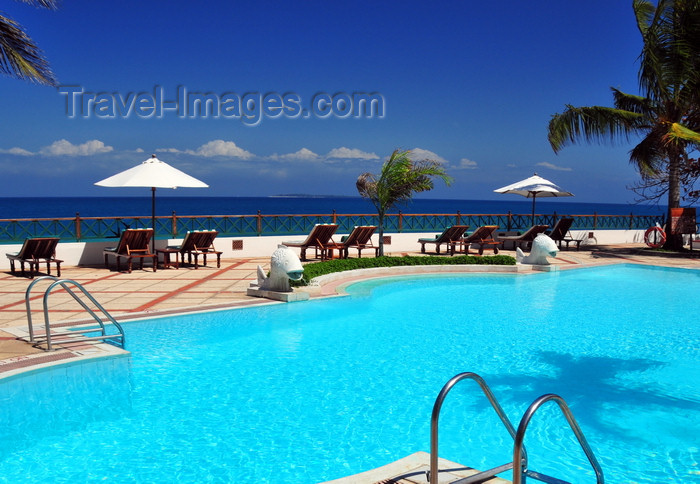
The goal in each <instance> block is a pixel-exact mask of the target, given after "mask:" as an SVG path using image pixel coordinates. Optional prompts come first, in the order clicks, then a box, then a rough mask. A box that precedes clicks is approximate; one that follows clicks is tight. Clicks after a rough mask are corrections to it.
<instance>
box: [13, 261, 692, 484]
mask: <svg viewBox="0 0 700 484" xmlns="http://www.w3.org/2000/svg"><path fill="white" fill-rule="evenodd" d="M350 293H351V296H350V297H344V298H334V299H330V300H328V299H327V300H322V301H311V302H308V303H294V304H288V305H275V306H268V307H260V308H249V309H243V310H234V311H224V312H212V313H205V314H197V315H185V316H178V317H172V318H167V319H153V320H148V321H142V322H133V323H127V324H125V329H126V334H127V342H128V349H129V350H130V351H131V352H132V355H131V356H130V357H124V358H115V359H110V360H104V361H97V362H91V363H83V364H77V365H72V366H62V367H57V368H55V369H53V370H50V371H40V372H35V373H32V374H29V375H27V376H24V377H20V378H13V379H10V380H7V381H3V382H0V482H46V483H49V482H50V483H54V482H66V483H67V482H70V483H73V482H97V481H105V482H118V483H122V482H125V483H171V482H197V483H200V482H222V483H223V482H251V483H252V482H256V483H260V482H274V483H316V482H321V481H325V480H330V479H334V478H338V477H342V476H345V475H348V474H353V473H357V472H361V471H364V470H367V469H370V468H373V467H377V466H380V465H383V464H386V463H388V462H391V461H393V460H396V459H398V458H401V457H404V456H406V455H408V454H411V453H413V452H416V451H419V450H424V451H428V450H429V435H430V412H431V410H432V405H433V402H434V400H435V397H436V395H437V393H438V392H439V390H440V388H441V387H442V386H443V385H444V383H445V382H446V381H447V380H448V379H449V378H451V377H452V376H454V375H455V374H457V373H459V372H462V371H474V372H476V373H479V374H480V375H482V376H483V377H484V378H485V379H486V381H487V383H489V384H490V385H491V387H492V389H493V391H494V393H495V394H496V396H497V398H499V400H500V401H501V403H502V405H503V407H504V409H505V411H506V413H507V414H508V415H509V417H510V418H511V420H513V421H514V422H515V423H516V425H517V421H518V420H519V419H520V416H521V415H522V414H523V412H524V411H525V409H526V408H527V406H528V405H529V404H530V402H531V401H532V400H534V399H535V398H536V397H538V396H539V395H542V394H544V393H550V392H552V393H558V394H560V395H562V396H563V397H564V398H565V399H566V400H567V402H568V403H569V405H570V407H571V408H572V410H573V412H574V415H575V416H576V418H577V420H578V421H579V423H580V425H581V427H582V428H583V431H584V432H585V434H586V437H587V438H588V440H589V442H590V444H591V446H592V448H593V449H594V451H595V452H596V454H597V456H598V458H599V460H600V462H601V465H602V466H603V470H604V472H605V476H606V482H607V483H613V484H614V483H629V482H637V483H660V482H664V483H693V482H700V465H699V464H698V459H699V458H700V449H698V447H699V444H700V440H698V437H697V436H698V434H699V430H700V354H699V353H700V350H699V348H700V323H698V322H697V321H698V317H697V311H698V304H697V302H698V294H700V273H698V272H696V271H685V270H670V269H668V270H667V269H658V268H647V267H637V266H616V267H602V268H596V269H581V270H576V271H566V272H560V273H546V274H537V275H528V276H513V275H493V276H484V275H465V276H450V277H447V276H443V277H440V276H436V277H421V278H400V279H386V280H381V281H368V282H365V283H359V284H355V285H353V286H352V287H351V288H350ZM554 408H555V406H554V405H551V407H550V406H546V407H544V408H543V409H542V411H541V413H538V414H537V416H536V417H535V419H534V420H533V422H532V424H531V425H530V429H529V430H528V435H527V438H526V446H527V449H528V453H529V456H530V462H531V468H532V469H534V470H537V471H540V472H547V473H552V474H553V475H555V476H557V477H560V478H566V479H569V480H571V481H572V482H594V480H593V477H592V472H591V471H590V470H589V468H588V464H587V462H586V461H585V459H584V457H583V455H582V453H581V451H580V450H578V448H577V446H576V444H575V442H574V439H573V437H572V435H571V433H570V432H569V431H568V430H567V427H566V424H565V422H564V420H563V419H562V418H561V417H560V415H559V414H558V413H557V412H555V411H554ZM511 444H512V442H511V440H510V438H509V436H508V435H507V433H506V432H505V430H503V429H502V428H501V427H500V426H499V424H498V423H497V421H496V419H495V418H494V416H493V412H492V411H491V410H490V409H489V407H488V406H487V404H486V403H485V401H484V400H483V398H482V397H481V394H480V392H479V391H478V389H477V387H476V386H475V385H474V384H472V382H469V381H466V382H462V383H460V384H459V385H458V386H457V387H456V388H455V389H454V390H453V392H452V393H451V394H450V396H449V397H448V399H447V401H446V402H445V405H444V406H443V412H442V414H441V418H440V454H441V456H442V457H446V458H448V459H452V460H455V461H458V462H462V463H464V464H468V465H471V466H474V467H481V468H486V467H489V466H493V465H497V464H501V463H503V462H505V461H507V460H508V459H509V454H510V452H511Z"/></svg>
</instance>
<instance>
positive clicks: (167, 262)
mask: <svg viewBox="0 0 700 484" xmlns="http://www.w3.org/2000/svg"><path fill="white" fill-rule="evenodd" d="M156 254H163V269H169V268H170V265H171V262H170V254H175V262H173V263H172V265H174V266H175V269H179V268H180V250H179V249H168V248H167V247H166V248H165V249H156Z"/></svg>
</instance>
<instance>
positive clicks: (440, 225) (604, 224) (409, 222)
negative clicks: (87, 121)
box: [0, 212, 664, 244]
mask: <svg viewBox="0 0 700 484" xmlns="http://www.w3.org/2000/svg"><path fill="white" fill-rule="evenodd" d="M564 216H566V217H573V219H574V223H573V225H572V227H571V228H572V230H634V229H637V230H639V229H647V228H649V227H652V226H654V225H655V224H656V223H659V224H660V225H663V223H664V216H663V215H634V214H629V215H598V214H595V213H594V214H593V215H559V214H557V213H553V214H551V215H550V214H537V215H535V219H534V223H535V224H540V225H542V224H546V225H549V226H550V227H551V226H553V225H554V224H555V223H556V221H557V220H558V219H559V218H561V217H564ZM318 223H337V224H338V225H339V227H338V232H339V233H349V232H350V231H351V230H352V228H353V227H354V226H356V225H377V223H378V220H377V216H376V215H374V214H337V213H335V212H333V213H331V214H311V215H263V214H261V213H260V212H258V213H257V214H255V215H177V214H176V213H175V212H173V213H172V215H166V216H158V217H156V219H155V224H156V227H155V233H156V237H159V238H182V237H183V236H184V234H185V233H186V232H187V231H188V230H216V231H218V232H219V235H220V236H224V237H251V236H261V235H304V234H307V233H309V231H310V230H311V228H312V227H313V226H314V224H318ZM151 224H152V219H151V217H150V216H137V217H81V216H80V214H76V215H75V217H71V218H35V219H0V244H11V243H18V242H22V241H23V240H24V239H25V238H28V237H60V238H61V241H63V242H71V241H95V240H108V239H116V238H119V236H120V234H121V232H122V231H123V230H124V229H126V228H146V227H150V226H151ZM532 224H533V219H532V215H531V214H513V213H510V212H509V213H507V214H462V213H460V212H457V213H453V214H445V213H434V214H404V213H401V212H398V213H394V214H389V215H387V216H386V217H385V219H384V231H385V232H388V233H410V232H441V231H442V230H443V229H444V228H445V227H448V226H450V225H469V226H470V227H471V228H472V229H474V228H476V227H479V226H481V225H498V226H499V227H500V228H501V229H502V230H507V231H511V230H526V229H527V228H528V227H530V226H531V225H532Z"/></svg>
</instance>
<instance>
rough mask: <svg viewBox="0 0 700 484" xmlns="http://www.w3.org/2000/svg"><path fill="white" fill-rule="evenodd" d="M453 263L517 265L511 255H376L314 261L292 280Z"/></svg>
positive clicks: (306, 281) (299, 283) (298, 283)
mask: <svg viewBox="0 0 700 484" xmlns="http://www.w3.org/2000/svg"><path fill="white" fill-rule="evenodd" d="M451 264H458V265H459V264H464V265H466V264H473V265H501V266H512V265H515V259H514V258H513V257H511V256H509V255H494V256H487V257H476V256H473V255H458V256H455V257H444V256H410V255H407V256H403V257H389V256H382V257H374V258H366V259H359V258H358V259H334V260H327V261H323V262H312V263H311V264H306V265H305V266H304V278H303V279H302V280H300V281H291V282H292V285H293V286H306V285H308V284H309V281H311V279H313V278H314V277H318V276H323V275H326V274H332V273H334V272H343V271H351V270H353V269H368V268H370V267H396V266H430V265H433V266H434V265H451Z"/></svg>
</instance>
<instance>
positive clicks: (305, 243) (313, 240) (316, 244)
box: [282, 224, 338, 260]
mask: <svg viewBox="0 0 700 484" xmlns="http://www.w3.org/2000/svg"><path fill="white" fill-rule="evenodd" d="M336 230H338V225H337V224H316V225H314V227H313V228H312V229H311V232H310V233H309V235H308V236H307V237H306V240H301V241H299V240H296V241H288V242H282V244H283V245H286V246H287V247H299V248H301V257H300V258H301V260H306V249H308V248H309V247H313V248H314V250H315V255H316V257H318V254H319V252H320V253H321V260H326V257H328V251H329V249H331V248H334V247H335V245H336V244H335V242H334V241H333V234H334V233H335V231H336Z"/></svg>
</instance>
